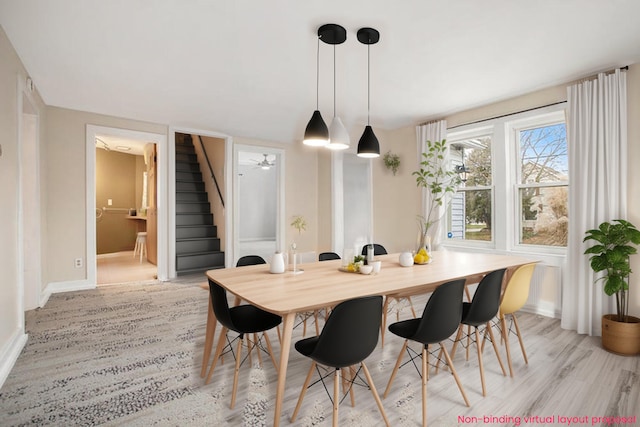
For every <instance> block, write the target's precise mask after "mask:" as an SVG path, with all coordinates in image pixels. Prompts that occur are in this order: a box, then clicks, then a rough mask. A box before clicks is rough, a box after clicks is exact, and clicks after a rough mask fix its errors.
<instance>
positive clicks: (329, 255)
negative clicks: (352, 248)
mask: <svg viewBox="0 0 640 427" xmlns="http://www.w3.org/2000/svg"><path fill="white" fill-rule="evenodd" d="M334 259H341V258H340V255H338V254H337V253H335V252H321V253H320V255H318V261H331V260H334Z"/></svg>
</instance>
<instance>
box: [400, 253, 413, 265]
mask: <svg viewBox="0 0 640 427" xmlns="http://www.w3.org/2000/svg"><path fill="white" fill-rule="evenodd" d="M399 261H400V265H401V266H403V267H411V266H412V265H413V254H412V253H411V252H402V253H401V254H400V259H399Z"/></svg>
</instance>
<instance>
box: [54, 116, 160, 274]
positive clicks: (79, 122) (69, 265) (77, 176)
mask: <svg viewBox="0 0 640 427" xmlns="http://www.w3.org/2000/svg"><path fill="white" fill-rule="evenodd" d="M88 124H91V125H96V126H105V127H113V128H120V129H129V130H135V131H142V132H150V133H158V134H164V135H166V134H167V126H163V125H157V124H151V123H144V122H138V121H134V120H128V119H122V118H115V117H110V116H104V115H100V114H93V113H87V112H81V111H74V110H67V109H63V108H57V107H47V128H46V135H47V141H46V145H47V148H46V149H47V152H48V156H47V158H46V159H45V162H46V164H45V167H46V169H47V182H48V191H47V199H46V205H47V206H46V209H47V228H48V241H47V245H46V247H45V248H44V250H45V251H46V253H47V254H48V262H47V265H46V266H45V267H44V269H45V271H46V273H45V274H46V276H47V278H48V282H49V283H56V282H67V281H74V280H83V279H86V277H87V273H86V267H85V268H75V267H74V264H73V260H74V259H75V258H84V257H85V254H86V248H85V246H86V229H87V225H86V218H85V216H86V215H85V211H86V178H85V159H86V126H87V125H88ZM91 220H93V218H91Z"/></svg>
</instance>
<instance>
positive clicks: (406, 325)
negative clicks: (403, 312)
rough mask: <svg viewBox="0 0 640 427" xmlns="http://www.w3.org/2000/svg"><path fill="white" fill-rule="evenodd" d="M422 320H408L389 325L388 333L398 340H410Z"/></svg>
mask: <svg viewBox="0 0 640 427" xmlns="http://www.w3.org/2000/svg"><path fill="white" fill-rule="evenodd" d="M421 320H422V319H409V320H403V321H401V322H396V323H392V324H391V325H389V332H391V333H392V334H394V335H397V336H399V337H400V338H404V339H410V338H411V337H412V336H414V335H415V333H416V331H417V330H418V326H420V321H421Z"/></svg>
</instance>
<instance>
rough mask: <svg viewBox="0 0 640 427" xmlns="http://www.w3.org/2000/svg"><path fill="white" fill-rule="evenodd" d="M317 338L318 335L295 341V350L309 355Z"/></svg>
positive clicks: (316, 342)
mask: <svg viewBox="0 0 640 427" xmlns="http://www.w3.org/2000/svg"><path fill="white" fill-rule="evenodd" d="M319 338H320V337H319V336H317V337H311V338H305V339H303V340H300V341H298V342H296V344H295V347H296V350H297V351H298V352H299V353H300V354H302V355H303V356H307V357H309V356H310V355H311V354H312V353H313V350H314V349H315V348H316V345H317V344H318V339H319Z"/></svg>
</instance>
